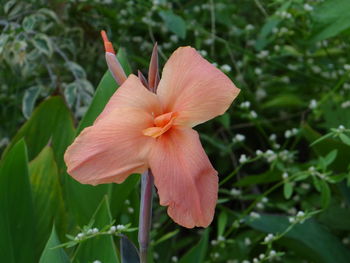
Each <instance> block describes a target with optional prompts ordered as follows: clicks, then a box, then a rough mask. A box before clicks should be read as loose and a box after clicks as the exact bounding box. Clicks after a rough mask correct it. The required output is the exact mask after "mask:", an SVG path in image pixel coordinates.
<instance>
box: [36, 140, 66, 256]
mask: <svg viewBox="0 0 350 263" xmlns="http://www.w3.org/2000/svg"><path fill="white" fill-rule="evenodd" d="M29 174H30V182H31V186H32V193H33V203H34V210H33V214H34V215H35V218H36V220H35V223H36V225H37V227H36V229H37V231H36V236H37V237H38V240H37V242H36V244H35V245H36V247H37V248H38V249H39V250H41V249H43V248H44V246H45V242H46V240H47V239H48V237H49V236H50V233H51V231H52V223H53V221H54V220H56V224H57V223H59V224H60V228H62V226H63V224H64V222H63V221H62V220H63V215H64V208H63V198H62V191H61V187H60V182H59V176H58V169H57V165H56V162H55V159H54V154H53V152H52V149H51V148H50V147H49V146H46V147H45V148H44V149H43V150H42V152H41V153H40V154H39V155H38V156H37V157H36V158H35V159H34V160H33V161H31V162H30V164H29ZM55 217H56V219H55Z"/></svg>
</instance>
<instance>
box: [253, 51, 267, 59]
mask: <svg viewBox="0 0 350 263" xmlns="http://www.w3.org/2000/svg"><path fill="white" fill-rule="evenodd" d="M256 56H257V58H259V59H263V58H266V57H268V56H269V51H268V50H261V51H260V52H259V53H258V54H257V55H256Z"/></svg>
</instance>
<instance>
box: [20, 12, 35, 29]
mask: <svg viewBox="0 0 350 263" xmlns="http://www.w3.org/2000/svg"><path fill="white" fill-rule="evenodd" d="M35 22H36V19H35V16H33V15H29V16H26V17H25V18H24V19H23V22H22V26H23V29H24V30H25V31H32V30H33V29H34V26H35Z"/></svg>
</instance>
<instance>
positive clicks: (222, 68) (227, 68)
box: [220, 64, 231, 73]
mask: <svg viewBox="0 0 350 263" xmlns="http://www.w3.org/2000/svg"><path fill="white" fill-rule="evenodd" d="M220 68H221V70H222V71H224V72H226V73H227V72H230V71H231V66H230V65H227V64H224V65H222V66H221V67H220Z"/></svg>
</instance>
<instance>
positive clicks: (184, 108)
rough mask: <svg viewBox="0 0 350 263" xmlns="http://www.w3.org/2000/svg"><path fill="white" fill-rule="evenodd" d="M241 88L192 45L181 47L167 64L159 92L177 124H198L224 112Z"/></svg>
mask: <svg viewBox="0 0 350 263" xmlns="http://www.w3.org/2000/svg"><path fill="white" fill-rule="evenodd" d="M239 91H240V90H239V89H238V88H236V86H235V85H234V84H233V83H232V81H231V80H230V79H229V78H228V77H227V76H226V75H225V74H224V73H222V72H221V71H220V70H218V69H217V68H216V67H214V66H213V65H212V64H210V63H209V62H208V61H207V60H205V59H204V58H202V57H201V55H199V53H198V52H197V51H196V50H195V49H194V48H191V47H181V48H178V49H177V50H176V51H175V52H174V53H173V54H172V55H171V57H170V58H169V60H168V61H167V63H166V64H165V66H164V69H163V74H162V78H161V80H160V83H159V86H158V90H157V94H158V96H159V99H160V101H161V103H162V104H163V108H164V112H179V118H178V119H177V124H184V125H189V126H192V127H193V126H195V125H197V124H200V123H203V122H205V121H207V120H210V119H212V118H214V117H216V116H218V115H221V114H223V113H224V112H225V111H226V110H227V109H228V107H229V106H230V104H231V103H232V101H233V100H234V99H235V98H236V96H237V95H238V93H239Z"/></svg>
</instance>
